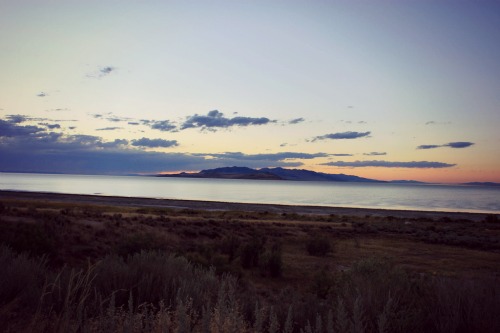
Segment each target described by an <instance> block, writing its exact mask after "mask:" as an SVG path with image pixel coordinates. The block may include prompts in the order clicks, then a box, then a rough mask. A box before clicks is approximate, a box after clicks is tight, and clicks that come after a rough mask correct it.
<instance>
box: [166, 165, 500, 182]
mask: <svg viewBox="0 0 500 333" xmlns="http://www.w3.org/2000/svg"><path fill="white" fill-rule="evenodd" d="M157 177H184V178H220V179H258V180H296V181H320V182H321V181H326V182H358V183H391V184H408V185H412V184H414V185H418V184H436V183H426V182H420V181H416V180H391V181H383V180H377V179H370V178H363V177H358V176H352V175H345V174H343V173H340V174H331V173H323V172H315V171H310V170H305V169H284V168H262V169H252V168H247V167H237V166H233V167H224V168H216V169H208V170H202V171H200V172H181V173H177V174H161V175H157ZM457 185H469V186H500V183H493V182H471V183H461V184H457Z"/></svg>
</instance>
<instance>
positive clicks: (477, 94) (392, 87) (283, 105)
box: [0, 0, 500, 182]
mask: <svg viewBox="0 0 500 333" xmlns="http://www.w3.org/2000/svg"><path fill="white" fill-rule="evenodd" d="M0 69H1V75H0V171H4V172H54V173H60V172H62V173H77V174H132V173H140V174H150V173H158V172H168V173H171V172H178V171H199V170H202V169H209V168H215V167H222V166H248V167H254V168H260V167H277V166H281V167H286V168H301V169H309V170H314V171H320V172H327V173H345V174H351V175H357V176H361V177H368V178H375V179H380V180H394V179H414V180H420V181H432V182H468V181H496V182H500V130H499V126H500V1H459V0H457V1H444V0H443V1H439V0H435V1H430V0H429V1H426V0H415V1H410V0H408V1H405V0H400V1H396V0H394V1H376V0H373V1H356V0H354V1H347V0H346V1H293V0H291V1H290V0H287V1H273V0H267V1H259V0H257V1H188V0H186V1H167V0H161V1H160V0H156V1H153V0H151V1H148V0H144V1H139V0H114V1H111V0H109V1H108V0H95V1H94V0H86V1H83V0H80V1H76V0H51V1H49V0H23V1H19V0H0Z"/></svg>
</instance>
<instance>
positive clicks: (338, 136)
mask: <svg viewBox="0 0 500 333" xmlns="http://www.w3.org/2000/svg"><path fill="white" fill-rule="evenodd" d="M370 133H371V132H350V131H349V132H341V133H330V134H325V135H321V136H317V137H315V138H314V139H313V140H312V141H316V140H325V139H331V140H343V139H358V138H362V137H366V136H369V135H370Z"/></svg>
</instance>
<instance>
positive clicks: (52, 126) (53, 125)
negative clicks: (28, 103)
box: [38, 123, 61, 129]
mask: <svg viewBox="0 0 500 333" xmlns="http://www.w3.org/2000/svg"><path fill="white" fill-rule="evenodd" d="M38 125H40V126H45V127H47V128H48V129H56V128H61V125H59V124H48V123H38Z"/></svg>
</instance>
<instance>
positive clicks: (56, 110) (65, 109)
mask: <svg viewBox="0 0 500 333" xmlns="http://www.w3.org/2000/svg"><path fill="white" fill-rule="evenodd" d="M45 111H47V112H60V111H69V109H68V108H57V109H48V110H45Z"/></svg>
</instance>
